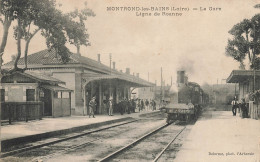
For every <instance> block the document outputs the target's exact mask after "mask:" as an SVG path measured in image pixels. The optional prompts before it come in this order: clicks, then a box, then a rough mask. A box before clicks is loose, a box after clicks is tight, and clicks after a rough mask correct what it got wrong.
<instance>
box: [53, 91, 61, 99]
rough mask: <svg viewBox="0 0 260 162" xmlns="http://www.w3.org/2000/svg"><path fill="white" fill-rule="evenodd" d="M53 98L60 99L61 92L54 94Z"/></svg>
mask: <svg viewBox="0 0 260 162" xmlns="http://www.w3.org/2000/svg"><path fill="white" fill-rule="evenodd" d="M53 97H54V98H61V92H54V94H53Z"/></svg>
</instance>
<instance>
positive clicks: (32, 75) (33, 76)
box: [4, 71, 65, 84]
mask: <svg viewBox="0 0 260 162" xmlns="http://www.w3.org/2000/svg"><path fill="white" fill-rule="evenodd" d="M15 74H19V75H22V76H24V77H27V78H31V79H33V80H36V81H37V82H47V83H49V84H65V82H63V81H60V80H59V79H56V78H53V77H50V76H47V75H44V74H41V73H36V72H32V71H24V72H20V71H16V72H13V73H10V74H7V75H5V76H4V77H9V76H11V75H15Z"/></svg>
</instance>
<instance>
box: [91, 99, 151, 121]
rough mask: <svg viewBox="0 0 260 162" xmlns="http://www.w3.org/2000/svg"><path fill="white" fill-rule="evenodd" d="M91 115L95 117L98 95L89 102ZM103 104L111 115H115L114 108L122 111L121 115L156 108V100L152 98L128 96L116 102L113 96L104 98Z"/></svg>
mask: <svg viewBox="0 0 260 162" xmlns="http://www.w3.org/2000/svg"><path fill="white" fill-rule="evenodd" d="M88 105H89V117H91V116H93V118H95V111H96V107H97V102H96V97H95V96H94V97H92V98H91V100H90V102H89V104H88ZM103 105H104V106H105V110H106V111H107V114H108V115H109V116H113V112H114V109H116V110H117V111H118V112H120V114H121V115H123V114H124V113H128V114H130V113H135V111H136V109H137V111H139V112H141V111H148V110H152V111H154V110H156V102H155V101H154V100H152V99H150V100H148V99H129V100H127V99H126V98H125V99H123V100H122V101H120V102H119V103H117V104H115V103H114V102H113V99H112V98H109V100H104V101H103Z"/></svg>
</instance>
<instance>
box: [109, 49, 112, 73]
mask: <svg viewBox="0 0 260 162" xmlns="http://www.w3.org/2000/svg"><path fill="white" fill-rule="evenodd" d="M109 62H110V75H111V62H112V55H111V53H110V54H109Z"/></svg>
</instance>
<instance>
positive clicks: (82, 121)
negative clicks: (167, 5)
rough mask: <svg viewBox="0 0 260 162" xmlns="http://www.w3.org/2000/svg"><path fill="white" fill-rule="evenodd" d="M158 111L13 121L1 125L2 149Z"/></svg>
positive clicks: (146, 115)
mask: <svg viewBox="0 0 260 162" xmlns="http://www.w3.org/2000/svg"><path fill="white" fill-rule="evenodd" d="M159 113H160V111H159V110H156V111H141V112H136V113H131V114H123V115H121V114H117V113H116V114H114V115H113V116H108V115H95V118H93V117H91V118H89V116H69V117H60V118H43V119H42V120H32V121H29V122H14V123H13V124H11V125H3V126H1V141H2V149H3V148H4V147H5V146H8V145H9V144H11V143H19V142H27V141H30V140H31V139H32V138H33V140H34V141H36V140H40V139H43V138H48V137H53V136H56V135H62V134H68V133H73V132H76V131H81V130H86V129H91V128H96V127H101V126H104V125H108V124H113V123H117V122H123V121H127V120H132V119H134V118H139V117H148V116H149V115H150V116H153V115H156V114H159Z"/></svg>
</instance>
